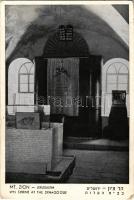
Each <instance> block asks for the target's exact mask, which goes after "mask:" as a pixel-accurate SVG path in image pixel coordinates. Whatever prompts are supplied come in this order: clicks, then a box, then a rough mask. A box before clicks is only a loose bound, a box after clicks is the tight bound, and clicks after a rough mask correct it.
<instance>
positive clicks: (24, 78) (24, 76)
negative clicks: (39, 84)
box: [18, 62, 34, 93]
mask: <svg viewBox="0 0 134 200" xmlns="http://www.w3.org/2000/svg"><path fill="white" fill-rule="evenodd" d="M18 75H19V79H18V80H19V82H18V84H19V85H18V90H19V93H33V92H34V67H33V65H32V66H31V63H30V62H27V63H24V64H22V66H21V67H20V70H19V74H18Z"/></svg>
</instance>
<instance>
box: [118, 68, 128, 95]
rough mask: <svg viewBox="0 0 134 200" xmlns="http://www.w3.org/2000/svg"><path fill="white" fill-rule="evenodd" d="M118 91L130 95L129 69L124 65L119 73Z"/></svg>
mask: <svg viewBox="0 0 134 200" xmlns="http://www.w3.org/2000/svg"><path fill="white" fill-rule="evenodd" d="M117 81H118V90H126V93H128V82H129V81H128V69H127V67H126V66H125V65H122V66H121V67H120V69H119V71H118V80H117Z"/></svg>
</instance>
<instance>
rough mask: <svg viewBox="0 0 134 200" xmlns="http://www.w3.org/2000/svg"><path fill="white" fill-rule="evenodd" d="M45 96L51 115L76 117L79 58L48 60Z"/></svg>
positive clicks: (77, 110) (77, 108)
mask: <svg viewBox="0 0 134 200" xmlns="http://www.w3.org/2000/svg"><path fill="white" fill-rule="evenodd" d="M47 94H48V100H49V102H48V103H49V104H50V106H51V114H63V115H67V116H78V112H79V107H78V99H79V58H50V59H48V64H47Z"/></svg>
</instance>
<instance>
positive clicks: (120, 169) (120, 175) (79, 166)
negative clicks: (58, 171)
mask: <svg viewBox="0 0 134 200" xmlns="http://www.w3.org/2000/svg"><path fill="white" fill-rule="evenodd" d="M64 154H65V155H75V156H76V166H75V168H74V171H73V174H72V175H71V176H70V178H69V179H68V181H67V182H68V183H94V184H95V183H96V184H97V183H101V184H105V183H111V184H112V183H122V184H125V183H128V181H129V178H128V174H129V172H128V159H129V157H128V152H118V151H90V150H76V149H75V150H70V149H67V150H64Z"/></svg>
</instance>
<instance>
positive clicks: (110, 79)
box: [106, 65, 117, 93]
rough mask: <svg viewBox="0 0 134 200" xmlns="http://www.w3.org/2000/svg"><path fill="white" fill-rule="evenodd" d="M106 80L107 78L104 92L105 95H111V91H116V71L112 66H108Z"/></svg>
mask: <svg viewBox="0 0 134 200" xmlns="http://www.w3.org/2000/svg"><path fill="white" fill-rule="evenodd" d="M106 78H107V80H106V82H107V84H106V87H107V89H106V91H107V93H112V90H116V89H117V71H116V68H115V67H114V66H113V65H110V66H109V68H108V70H107V76H106Z"/></svg>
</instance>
